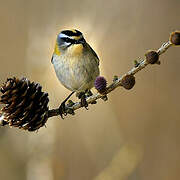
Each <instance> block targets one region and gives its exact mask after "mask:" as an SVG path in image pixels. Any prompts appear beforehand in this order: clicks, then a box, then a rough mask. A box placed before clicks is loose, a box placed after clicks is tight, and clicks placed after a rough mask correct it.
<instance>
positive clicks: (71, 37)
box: [51, 29, 100, 118]
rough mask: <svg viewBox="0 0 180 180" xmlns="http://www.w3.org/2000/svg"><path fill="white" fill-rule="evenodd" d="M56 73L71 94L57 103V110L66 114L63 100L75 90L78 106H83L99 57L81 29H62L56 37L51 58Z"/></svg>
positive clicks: (92, 82) (85, 104) (95, 73)
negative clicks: (79, 100)
mask: <svg viewBox="0 0 180 180" xmlns="http://www.w3.org/2000/svg"><path fill="white" fill-rule="evenodd" d="M51 63H52V64H53V66H54V70H55V73H56V76H57V78H58V80H59V81H60V83H61V84H62V85H63V86H64V87H65V88H67V89H68V90H70V91H71V94H70V95H69V96H68V97H67V98H66V99H65V100H64V101H63V102H62V103H61V105H60V106H59V114H60V116H61V117H62V118H63V115H67V113H66V108H65V103H66V102H67V100H68V99H69V98H70V97H71V96H72V95H73V94H74V93H75V92H76V95H77V97H79V99H81V106H84V107H87V106H88V103H87V101H86V97H87V96H86V93H89V94H90V95H91V94H92V93H91V91H90V90H91V89H92V88H93V87H94V81H95V79H96V77H97V76H99V73H100V70H99V58H98V56H97V54H96V52H95V51H94V50H93V49H92V47H91V46H90V45H89V44H88V43H87V42H86V40H85V38H84V35H83V34H82V32H80V31H79V30H76V29H67V30H62V31H61V32H60V33H59V34H58V35H57V38H56V43H55V48H54V52H53V55H52V58H51Z"/></svg>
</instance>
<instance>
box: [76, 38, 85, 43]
mask: <svg viewBox="0 0 180 180" xmlns="http://www.w3.org/2000/svg"><path fill="white" fill-rule="evenodd" d="M85 42H86V41H85V39H84V38H81V39H78V40H77V41H76V44H84V43H85Z"/></svg>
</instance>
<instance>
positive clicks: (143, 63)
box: [48, 33, 179, 118]
mask: <svg viewBox="0 0 180 180" xmlns="http://www.w3.org/2000/svg"><path fill="white" fill-rule="evenodd" d="M172 35H173V33H172V34H171V37H170V40H169V41H168V42H166V43H163V44H162V46H161V47H160V48H159V49H158V50H157V51H149V52H148V53H147V54H146V58H144V59H142V60H140V62H136V63H135V67H133V68H132V69H131V70H130V71H128V72H127V73H126V74H124V75H122V76H121V77H120V78H117V79H115V80H114V81H113V83H112V84H110V85H109V86H108V87H107V88H106V90H105V92H104V93H99V92H98V93H96V94H94V95H92V96H90V97H87V98H86V101H87V103H88V104H92V103H93V102H94V101H96V100H97V99H103V98H104V97H105V96H106V95H107V94H109V93H110V92H112V91H113V90H115V89H116V88H117V87H119V86H123V84H122V81H123V79H124V78H125V77H126V76H127V75H132V76H133V75H135V74H136V73H137V72H139V71H141V70H142V69H144V68H145V67H146V66H147V65H149V64H155V63H156V64H160V61H159V60H158V58H159V56H160V55H161V54H163V53H165V52H166V51H167V49H169V48H170V47H171V46H172V45H173V44H174V43H173V42H172ZM178 38H179V37H178ZM175 45H176V44H175ZM153 55H157V57H158V58H156V57H152V56H153ZM149 56H150V57H149ZM154 58H155V61H156V62H150V61H151V60H153V61H154ZM81 107H82V106H81V103H80V102H76V103H74V104H73V105H66V110H67V113H69V114H71V112H72V110H73V111H75V110H77V109H80V108H81ZM58 115H59V109H51V110H49V111H48V117H49V118H50V117H53V116H58Z"/></svg>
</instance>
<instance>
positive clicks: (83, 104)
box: [78, 92, 88, 110]
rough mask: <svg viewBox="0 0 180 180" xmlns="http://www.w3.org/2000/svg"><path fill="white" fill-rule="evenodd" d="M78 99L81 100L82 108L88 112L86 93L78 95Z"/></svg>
mask: <svg viewBox="0 0 180 180" xmlns="http://www.w3.org/2000/svg"><path fill="white" fill-rule="evenodd" d="M78 98H79V99H80V100H81V107H85V108H86V109H87V110H88V103H87V101H86V95H85V93H84V92H81V93H80V94H79V95H78Z"/></svg>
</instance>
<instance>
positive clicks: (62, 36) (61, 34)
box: [59, 33, 83, 39]
mask: <svg viewBox="0 0 180 180" xmlns="http://www.w3.org/2000/svg"><path fill="white" fill-rule="evenodd" d="M59 37H60V38H69V39H74V38H73V37H74V36H72V37H71V36H67V35H66V34H63V33H60V34H59ZM79 37H80V38H82V37H83V35H80V36H79Z"/></svg>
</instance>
